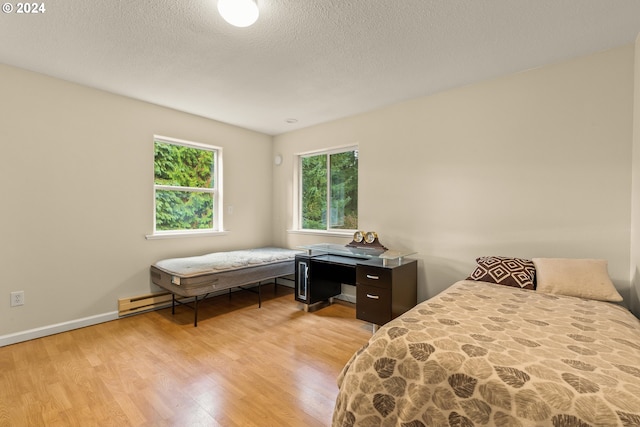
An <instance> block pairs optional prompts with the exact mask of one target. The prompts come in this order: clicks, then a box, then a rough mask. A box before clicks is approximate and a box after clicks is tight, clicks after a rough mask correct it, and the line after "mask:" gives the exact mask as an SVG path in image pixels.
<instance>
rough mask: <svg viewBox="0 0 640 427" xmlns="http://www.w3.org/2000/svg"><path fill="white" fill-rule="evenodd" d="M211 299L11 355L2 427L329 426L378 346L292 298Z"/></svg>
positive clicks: (337, 310) (34, 344)
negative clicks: (355, 364) (349, 373)
mask: <svg viewBox="0 0 640 427" xmlns="http://www.w3.org/2000/svg"><path fill="white" fill-rule="evenodd" d="M262 290H263V303H262V308H260V309H259V308H258V305H257V295H256V294H253V293H251V292H247V291H241V292H234V293H233V295H232V297H231V300H229V297H228V296H219V297H215V298H210V299H207V300H206V301H205V302H203V303H202V305H201V306H200V316H199V321H198V327H197V328H194V327H193V311H191V310H189V309H187V308H185V307H177V308H176V315H175V316H172V315H171V309H170V308H168V309H162V310H158V311H154V312H150V313H145V314H140V315H136V316H131V317H128V318H123V319H119V320H116V321H113V322H108V323H103V324H100V325H96V326H91V327H87V328H83V329H78V330H75V331H71V332H65V333H62V334H58V335H53V336H49V337H45V338H40V339H37V340H33V341H27V342H23V343H19V344H14V345H10V346H6V347H2V348H0V426H11V427H14V426H82V427H86V426H224V427H234V426H242V427H251V426H260V427H262V426H277V427H287V426H293V427H303V426H304V427H310V426H328V425H330V423H331V416H332V411H333V406H334V403H335V397H336V396H337V386H336V377H337V376H338V374H339V373H340V370H341V369H342V367H343V366H344V364H345V363H346V362H347V361H348V360H349V358H350V357H351V355H352V354H353V353H354V352H355V351H357V350H358V349H359V348H360V347H361V346H362V345H363V344H364V343H365V342H366V341H367V340H368V339H369V337H370V336H371V325H370V324H368V323H365V322H362V321H360V320H357V319H356V318H355V308H354V306H353V305H351V304H348V303H343V302H337V303H334V304H333V305H331V306H328V307H324V308H320V309H318V310H315V311H313V312H310V313H305V312H304V311H303V310H302V309H301V305H299V304H298V303H297V302H295V300H294V298H293V291H292V290H291V289H290V288H285V287H282V286H279V287H278V290H277V294H275V293H274V288H273V286H272V285H267V286H263V288H262Z"/></svg>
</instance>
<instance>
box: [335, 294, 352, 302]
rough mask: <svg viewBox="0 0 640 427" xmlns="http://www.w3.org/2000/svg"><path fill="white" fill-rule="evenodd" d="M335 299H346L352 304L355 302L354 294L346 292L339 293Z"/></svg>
mask: <svg viewBox="0 0 640 427" xmlns="http://www.w3.org/2000/svg"><path fill="white" fill-rule="evenodd" d="M336 299H339V300H342V301H347V302H350V303H352V304H355V303H356V296H355V295H347V294H340V295H338V296H337V297H336Z"/></svg>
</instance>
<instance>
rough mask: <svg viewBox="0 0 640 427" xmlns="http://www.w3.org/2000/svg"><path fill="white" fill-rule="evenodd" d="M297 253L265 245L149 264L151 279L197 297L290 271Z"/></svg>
mask: <svg viewBox="0 0 640 427" xmlns="http://www.w3.org/2000/svg"><path fill="white" fill-rule="evenodd" d="M299 253H301V252H300V251H296V250H291V249H284V248H275V247H265V248H257V249H247V250H238V251H229V252H214V253H210V254H206V255H200V256H193V257H184V258H170V259H165V260H161V261H158V262H156V263H155V264H153V265H152V266H151V280H152V281H153V283H154V284H156V285H158V286H160V287H162V288H164V289H166V290H168V291H170V292H172V293H173V294H176V295H179V296H182V297H191V296H199V295H203V294H207V293H211V292H216V291H222V290H225V289H229V288H233V287H237V286H243V285H248V284H252V283H257V282H259V281H262V280H268V279H273V278H276V277H281V276H287V275H290V274H294V265H295V263H294V259H295V255H296V254H299Z"/></svg>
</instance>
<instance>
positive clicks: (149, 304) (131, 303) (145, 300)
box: [118, 292, 171, 317]
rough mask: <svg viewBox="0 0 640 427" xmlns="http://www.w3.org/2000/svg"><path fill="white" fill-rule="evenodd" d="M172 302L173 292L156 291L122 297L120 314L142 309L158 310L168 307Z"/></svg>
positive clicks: (119, 307) (119, 308) (119, 306)
mask: <svg viewBox="0 0 640 427" xmlns="http://www.w3.org/2000/svg"><path fill="white" fill-rule="evenodd" d="M170 303H171V292H156V293H152V294H146V295H140V296H137V297H130V298H120V299H119V300H118V316H120V317H122V316H126V315H129V314H135V313H139V312H141V311H147V310H156V309H158V308H162V307H167V306H169V305H170Z"/></svg>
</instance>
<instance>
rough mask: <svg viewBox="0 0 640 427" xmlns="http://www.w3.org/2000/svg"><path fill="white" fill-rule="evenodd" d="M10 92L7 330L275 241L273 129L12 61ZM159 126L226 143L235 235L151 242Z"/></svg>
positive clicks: (2, 76)
mask: <svg viewBox="0 0 640 427" xmlns="http://www.w3.org/2000/svg"><path fill="white" fill-rule="evenodd" d="M0 94H1V95H0V144H2V152H1V154H0V156H1V159H2V160H1V167H0V182H1V183H2V197H1V200H2V202H1V207H0V239H1V244H0V271H1V272H2V280H0V306H1V307H2V309H1V310H0V338H1V337H2V336H6V335H8V334H15V333H18V332H21V331H26V330H30V329H33V328H42V327H47V326H48V325H53V324H57V323H64V322H72V321H74V320H76V319H82V318H85V317H90V316H100V315H103V314H104V313H113V312H114V311H116V310H117V300H118V298H121V297H127V296H136V295H140V294H144V293H148V292H149V291H155V290H158V289H157V288H155V287H154V286H153V285H152V284H151V283H150V281H149V272H148V271H149V265H150V264H151V263H152V262H154V261H156V260H158V259H161V258H166V257H173V256H186V255H194V254H199V253H205V252H210V251H214V250H228V249H237V248H245V247H254V246H259V245H266V244H270V243H271V193H272V182H271V178H270V177H271V169H272V167H273V166H272V164H273V163H272V156H271V152H272V146H271V145H272V141H271V137H270V136H267V135H263V134H259V133H255V132H251V131H248V130H244V129H240V128H237V127H234V126H230V125H226V124H222V123H219V122H215V121H213V120H207V119H204V118H200V117H196V116H193V115H189V114H185V113H181V112H177V111H173V110H170V109H166V108H161V107H158V106H154V105H151V104H147V103H144V102H139V101H135V100H132V99H129V98H124V97H121V96H117V95H113V94H108V93H105V92H101V91H98V90H94V89H90V88H87V87H83V86H78V85H74V84H70V83H67V82H64V81H61V80H57V79H53V78H49V77H45V76H43V75H39V74H35V73H31V72H28V71H24V70H20V69H16V68H12V67H8V66H2V65H0ZM154 134H159V135H164V136H170V137H174V138H180V139H186V140H191V141H196V142H201V143H208V144H212V145H217V146H221V147H223V153H224V198H225V203H226V204H227V205H232V206H233V208H234V209H233V215H228V214H226V216H225V225H226V228H227V229H228V230H229V231H230V233H229V234H228V235H225V236H216V237H198V238H179V239H166V240H146V239H145V234H149V233H151V232H152V230H153V211H152V210H153V188H152V186H153V135H154ZM17 290H24V291H25V300H26V304H25V305H24V306H21V307H13V308H10V307H9V293H10V292H11V291H17Z"/></svg>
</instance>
